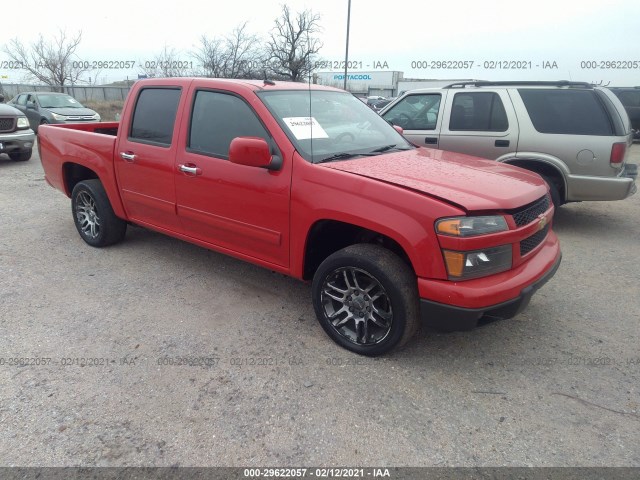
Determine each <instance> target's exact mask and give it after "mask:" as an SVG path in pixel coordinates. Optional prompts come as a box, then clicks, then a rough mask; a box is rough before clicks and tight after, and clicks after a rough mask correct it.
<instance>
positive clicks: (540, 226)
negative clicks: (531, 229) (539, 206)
mask: <svg viewBox="0 0 640 480" xmlns="http://www.w3.org/2000/svg"><path fill="white" fill-rule="evenodd" d="M546 226H547V217H543V216H540V221H539V222H538V230H542V229H543V228H544V227H546Z"/></svg>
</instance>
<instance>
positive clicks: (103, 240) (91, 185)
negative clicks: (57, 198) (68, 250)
mask: <svg viewBox="0 0 640 480" xmlns="http://www.w3.org/2000/svg"><path fill="white" fill-rule="evenodd" d="M71 210H72V212H73V221H74V222H75V224H76V228H77V229H78V233H79V234H80V236H81V237H82V239H83V240H84V241H85V242H87V243H88V244H89V245H91V246H92V247H106V246H107V245H112V244H114V243H117V242H119V241H120V240H122V239H123V238H124V235H125V233H126V231H127V223H126V222H125V221H124V220H122V219H120V218H118V217H117V216H116V214H115V213H114V212H113V208H112V207H111V203H109V197H107V193H106V192H105V191H104V187H103V186H102V183H101V182H100V180H83V181H82V182H79V183H78V184H77V185H76V186H75V187H73V192H72V193H71Z"/></svg>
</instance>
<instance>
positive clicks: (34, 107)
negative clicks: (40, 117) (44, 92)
mask: <svg viewBox="0 0 640 480" xmlns="http://www.w3.org/2000/svg"><path fill="white" fill-rule="evenodd" d="M27 108H29V109H31V110H35V109H36V104H35V103H33V102H27Z"/></svg>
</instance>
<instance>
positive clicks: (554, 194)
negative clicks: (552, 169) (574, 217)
mask: <svg viewBox="0 0 640 480" xmlns="http://www.w3.org/2000/svg"><path fill="white" fill-rule="evenodd" d="M541 177H542V179H543V180H544V181H545V182H547V185H549V193H550V194H551V201H552V202H553V206H554V208H556V210H557V209H558V208H560V206H561V205H562V204H563V203H564V202H563V201H562V197H561V196H560V188H559V185H558V181H557V180H556V179H555V178H552V177H548V176H546V175H541Z"/></svg>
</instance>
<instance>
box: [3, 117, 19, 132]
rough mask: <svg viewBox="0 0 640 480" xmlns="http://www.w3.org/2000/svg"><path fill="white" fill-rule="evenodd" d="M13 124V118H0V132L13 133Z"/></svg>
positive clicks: (14, 121)
mask: <svg viewBox="0 0 640 480" xmlns="http://www.w3.org/2000/svg"><path fill="white" fill-rule="evenodd" d="M15 123H16V119H15V118H0V132H13V130H14V129H15V127H14V125H15Z"/></svg>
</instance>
